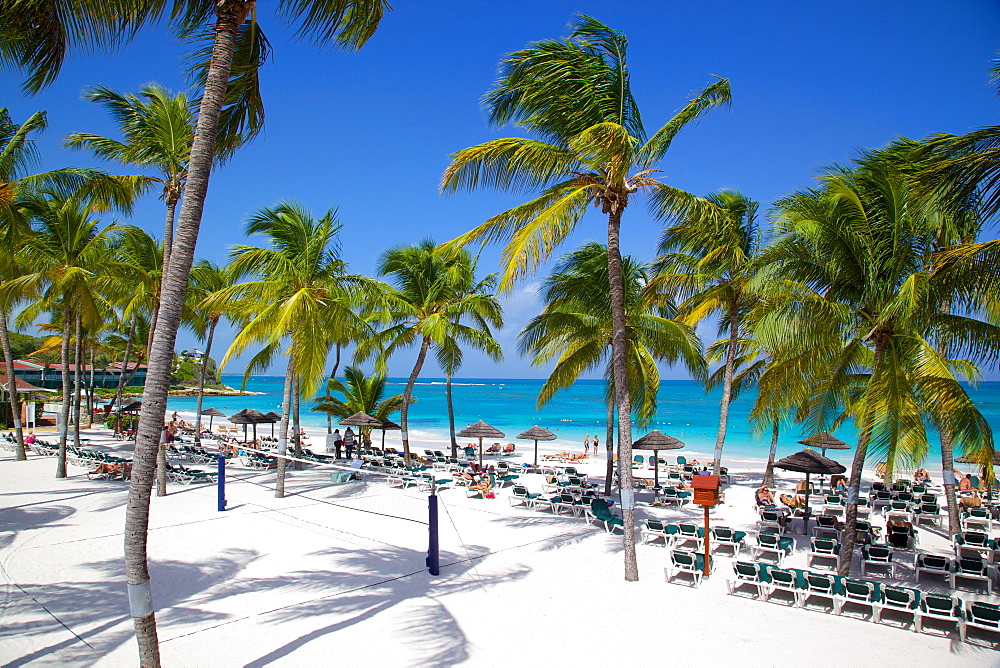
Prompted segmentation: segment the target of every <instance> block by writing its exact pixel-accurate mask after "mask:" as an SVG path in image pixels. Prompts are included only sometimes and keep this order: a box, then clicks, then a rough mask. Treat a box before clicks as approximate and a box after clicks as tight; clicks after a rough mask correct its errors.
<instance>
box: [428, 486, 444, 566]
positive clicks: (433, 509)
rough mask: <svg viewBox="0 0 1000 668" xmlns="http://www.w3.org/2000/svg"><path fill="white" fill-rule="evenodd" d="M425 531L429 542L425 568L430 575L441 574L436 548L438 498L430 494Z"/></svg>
mask: <svg viewBox="0 0 1000 668" xmlns="http://www.w3.org/2000/svg"><path fill="white" fill-rule="evenodd" d="M427 529H428V532H429V534H430V540H429V542H428V546H427V568H428V570H430V572H431V575H440V574H441V555H440V551H439V546H438V498H437V494H434V493H431V495H430V496H428V497H427Z"/></svg>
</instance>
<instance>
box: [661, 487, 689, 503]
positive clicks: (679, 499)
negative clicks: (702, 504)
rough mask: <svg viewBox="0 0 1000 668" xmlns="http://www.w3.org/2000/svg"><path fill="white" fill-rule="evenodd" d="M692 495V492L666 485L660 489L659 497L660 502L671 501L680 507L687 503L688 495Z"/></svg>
mask: <svg viewBox="0 0 1000 668" xmlns="http://www.w3.org/2000/svg"><path fill="white" fill-rule="evenodd" d="M690 496H691V493H690V492H680V491H678V490H676V489H674V488H673V487H664V488H663V489H661V490H660V493H659V494H658V495H657V498H658V499H659V501H660V503H663V504H667V503H669V504H672V505H675V506H677V507H680V506H683V505H684V504H685V503H687V501H688V497H690Z"/></svg>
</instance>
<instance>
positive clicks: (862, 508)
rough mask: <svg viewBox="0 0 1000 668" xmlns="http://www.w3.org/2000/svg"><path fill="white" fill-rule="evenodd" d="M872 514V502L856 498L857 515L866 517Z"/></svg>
mask: <svg viewBox="0 0 1000 668" xmlns="http://www.w3.org/2000/svg"><path fill="white" fill-rule="evenodd" d="M871 514H872V504H871V501H869V500H868V499H866V498H864V497H861V498H859V499H858V517H860V518H862V519H863V518H867V517H871Z"/></svg>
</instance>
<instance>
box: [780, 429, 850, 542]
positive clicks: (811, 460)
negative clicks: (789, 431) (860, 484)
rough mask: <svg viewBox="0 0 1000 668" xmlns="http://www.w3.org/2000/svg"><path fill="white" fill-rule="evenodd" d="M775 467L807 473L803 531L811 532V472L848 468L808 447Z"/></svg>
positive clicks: (785, 458)
mask: <svg viewBox="0 0 1000 668" xmlns="http://www.w3.org/2000/svg"><path fill="white" fill-rule="evenodd" d="M774 466H775V468H779V469H785V470H786V471H798V472H799V473H805V474H806V507H805V515H804V516H803V519H802V533H804V534H807V535H808V533H809V516H810V514H811V512H812V511H811V510H810V509H809V474H811V473H819V474H821V475H833V474H834V473H844V472H845V471H847V469H846V468H845V467H844V466H843V465H842V464H838V463H837V462H835V461H833V460H832V459H828V458H827V457H824V456H823V455H821V454H819V453H817V452H816V451H815V450H810V449H809V448H806V449H805V450H801V451H799V452H796V453H795V454H794V455H789V456H788V457H784V458H782V459H779V460H778V461H776V462H774Z"/></svg>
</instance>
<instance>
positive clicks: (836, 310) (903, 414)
mask: <svg viewBox="0 0 1000 668" xmlns="http://www.w3.org/2000/svg"><path fill="white" fill-rule="evenodd" d="M911 185H912V184H911V182H910V181H909V180H908V179H907V178H906V176H905V174H903V173H902V172H901V171H900V170H899V169H897V167H896V166H895V165H894V161H893V160H892V159H889V158H887V157H886V156H885V155H884V154H867V155H864V156H862V159H861V160H859V161H858V162H857V164H856V165H855V166H853V167H852V168H844V167H841V168H833V169H831V170H829V172H828V173H827V175H826V176H825V177H824V178H823V184H822V187H821V188H819V189H816V190H809V191H804V192H800V193H796V194H794V195H791V196H789V197H787V198H784V199H783V200H781V201H780V202H779V203H778V211H779V214H780V216H779V219H778V231H779V233H780V236H779V238H778V240H777V242H776V243H775V244H774V245H773V247H772V248H771V249H769V251H768V252H767V253H766V255H765V260H766V264H765V265H764V269H763V276H762V278H761V284H762V285H766V284H767V283H768V278H771V277H773V278H776V279H783V282H782V284H781V286H780V291H778V292H776V293H774V294H767V293H766V292H765V296H766V299H767V302H768V306H767V310H768V313H767V314H766V315H765V316H764V317H763V318H762V319H761V320H760V322H759V323H758V325H757V326H756V328H755V334H756V336H757V337H759V338H760V339H761V340H762V341H763V342H764V345H765V347H766V348H767V349H768V350H771V351H773V352H774V354H775V358H776V360H777V361H778V363H779V364H783V363H785V362H786V361H791V363H793V364H794V365H795V366H796V367H797V371H796V373H799V374H802V375H804V376H805V377H807V378H809V379H810V380H811V385H812V388H813V390H812V396H811V397H810V401H809V403H808V409H807V413H808V420H807V424H808V425H809V427H810V429H811V431H813V432H818V431H821V430H823V429H826V428H831V427H836V426H837V425H839V424H840V423H842V422H843V421H844V420H846V419H854V420H855V421H856V423H857V424H858V427H859V435H858V444H857V449H856V450H855V456H854V461H853V464H852V468H851V476H850V480H849V492H848V499H849V500H854V502H853V503H851V502H849V503H848V505H847V512H846V520H845V523H846V528H845V534H844V545H843V547H842V554H841V559H840V564H839V568H838V570H839V572H840V574H842V575H847V574H849V572H850V565H851V564H850V555H851V553H852V552H853V546H854V539H855V533H854V530H855V522H856V518H857V505H856V500H857V498H858V491H859V489H860V483H861V472H862V468H863V466H864V464H865V461H866V460H867V458H869V457H870V456H875V457H878V458H880V459H883V460H884V461H885V462H886V475H887V477H889V476H891V475H892V472H893V470H894V469H895V468H896V467H897V466H899V465H915V464H916V463H917V462H919V461H920V460H921V459H922V458H923V456H924V454H925V453H926V448H927V434H926V427H925V418H927V419H929V420H930V421H932V422H933V423H934V424H935V425H937V426H939V428H940V427H942V426H943V427H945V428H947V429H948V430H949V431H950V433H951V434H952V435H953V437H954V442H955V443H956V444H957V445H958V446H959V447H960V448H962V449H964V450H965V451H966V452H973V453H980V452H987V451H988V452H992V447H993V438H992V433H991V431H990V427H989V425H988V424H987V423H986V421H985V420H984V419H983V417H982V415H981V414H980V413H979V411H978V410H977V409H976V407H975V405H974V404H973V402H972V401H971V399H970V398H969V396H968V395H967V393H966V391H965V388H964V387H963V386H962V383H961V380H963V378H969V377H975V375H976V368H975V364H974V362H973V361H971V360H959V359H948V358H945V357H942V356H941V355H940V354H939V353H938V350H937V349H936V348H935V345H934V342H935V341H943V342H945V343H948V344H949V347H952V345H954V347H953V349H955V350H964V351H966V352H968V353H969V354H970V355H971V356H972V357H973V358H975V357H979V358H981V359H990V358H992V359H995V355H996V348H995V346H993V345H991V344H992V342H994V341H997V340H998V338H997V331H996V328H993V327H992V326H989V325H986V323H983V322H980V321H977V320H975V319H973V318H968V317H961V318H960V317H957V316H955V315H952V314H942V313H940V311H939V309H938V306H939V305H940V304H941V303H942V302H943V301H946V299H945V298H946V297H947V295H948V293H949V292H951V291H952V289H953V288H954V286H953V285H949V281H947V280H942V279H940V278H939V277H936V276H935V275H934V273H933V269H934V265H933V264H932V260H933V257H934V255H933V252H934V243H933V241H934V239H935V236H936V235H935V230H936V227H937V226H938V225H939V224H940V217H939V216H937V215H935V213H934V210H933V209H932V208H931V207H932V204H933V202H931V201H928V200H927V199H925V198H922V197H920V195H919V194H918V192H917V191H916V190H915V189H914V188H912V187H911ZM991 348H992V350H991ZM806 351H808V354H807V353H806Z"/></svg>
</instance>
